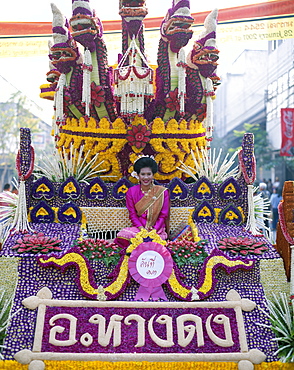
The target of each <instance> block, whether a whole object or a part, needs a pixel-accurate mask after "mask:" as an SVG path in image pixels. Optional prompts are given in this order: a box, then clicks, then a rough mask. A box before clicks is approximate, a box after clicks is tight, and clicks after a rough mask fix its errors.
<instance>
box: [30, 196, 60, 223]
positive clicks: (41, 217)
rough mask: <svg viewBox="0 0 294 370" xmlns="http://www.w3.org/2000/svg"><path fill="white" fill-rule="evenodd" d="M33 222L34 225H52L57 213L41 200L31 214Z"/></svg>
mask: <svg viewBox="0 0 294 370" xmlns="http://www.w3.org/2000/svg"><path fill="white" fill-rule="evenodd" d="M30 218H31V221H32V222H34V223H43V222H46V223H50V222H54V219H55V213H54V210H53V209H52V208H51V207H50V206H49V204H48V203H46V202H45V201H44V200H41V201H40V202H39V203H38V204H37V205H36V206H35V207H34V208H33V209H32V210H31V212H30Z"/></svg>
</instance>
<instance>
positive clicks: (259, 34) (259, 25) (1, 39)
mask: <svg viewBox="0 0 294 370" xmlns="http://www.w3.org/2000/svg"><path fill="white" fill-rule="evenodd" d="M208 14H209V11H206V12H200V13H192V16H193V18H194V20H195V23H194V25H193V26H192V29H193V30H194V35H193V38H192V40H191V41H190V43H189V44H190V45H189V47H190V46H191V47H192V44H193V42H194V41H195V40H197V37H198V36H199V34H200V33H201V32H202V31H203V22H204V20H205V18H206V16H207V15H208ZM162 19H163V17H156V18H146V19H145V20H144V25H145V32H144V39H145V40H144V41H145V45H146V50H149V52H150V54H152V55H150V56H149V55H147V59H150V62H152V63H154V62H155V61H156V51H157V50H156V49H157V48H155V47H154V45H158V42H159V39H160V33H159V29H160V25H161V22H162ZM103 28H104V36H103V38H104V41H105V42H106V44H107V49H108V55H111V58H109V59H110V60H111V59H112V60H117V47H118V45H121V20H112V21H103ZM51 32H52V24H51V23H50V22H0V58H8V57H29V56H38V55H46V54H48V40H49V39H50V38H51ZM293 37H294V8H293V0H279V1H270V2H261V3H256V4H250V5H244V6H239V7H233V8H225V9H219V13H218V26H217V45H218V48H219V49H221V45H222V44H223V43H227V42H230V43H232V42H246V41H262V40H264V41H267V40H268V41H269V40H284V39H288V38H293ZM150 50H151V51H150Z"/></svg>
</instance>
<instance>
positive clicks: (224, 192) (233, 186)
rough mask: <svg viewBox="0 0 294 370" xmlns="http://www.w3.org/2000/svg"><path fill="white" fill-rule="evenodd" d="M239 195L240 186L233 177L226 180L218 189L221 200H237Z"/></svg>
mask: <svg viewBox="0 0 294 370" xmlns="http://www.w3.org/2000/svg"><path fill="white" fill-rule="evenodd" d="M240 195H241V188H240V185H239V184H238V182H237V181H236V180H235V179H234V178H233V177H229V178H228V179H226V180H225V181H224V182H223V183H222V184H221V186H220V188H219V196H220V198H221V199H224V200H227V199H238V198H239V197H240Z"/></svg>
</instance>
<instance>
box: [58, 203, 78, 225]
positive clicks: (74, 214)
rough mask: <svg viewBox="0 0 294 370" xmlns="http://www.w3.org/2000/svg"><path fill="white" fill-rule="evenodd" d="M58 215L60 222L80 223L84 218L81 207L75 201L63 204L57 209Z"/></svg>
mask: <svg viewBox="0 0 294 370" xmlns="http://www.w3.org/2000/svg"><path fill="white" fill-rule="evenodd" d="M57 217H58V220H59V221H60V222H63V223H64V222H67V223H73V224H75V223H78V222H80V221H81V219H82V212H81V210H80V208H79V207H78V206H77V205H76V204H75V203H73V202H68V203H65V204H63V205H62V206H61V207H60V208H59V209H58V211H57Z"/></svg>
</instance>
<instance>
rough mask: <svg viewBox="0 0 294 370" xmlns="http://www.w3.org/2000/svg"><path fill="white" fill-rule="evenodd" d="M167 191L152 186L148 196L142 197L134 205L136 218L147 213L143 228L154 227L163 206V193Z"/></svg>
mask: <svg viewBox="0 0 294 370" xmlns="http://www.w3.org/2000/svg"><path fill="white" fill-rule="evenodd" d="M165 190H167V189H166V188H165V187H164V186H160V185H154V186H153V188H152V190H151V191H150V193H149V194H147V195H144V197H143V198H142V199H140V200H139V202H137V203H136V204H135V208H136V212H137V215H138V216H141V215H142V214H143V213H144V212H146V211H147V223H146V226H145V228H146V229H147V228H148V227H152V226H154V224H155V222H156V220H157V218H158V216H159V213H160V211H161V209H162V206H163V200H164V196H163V193H164V191H165Z"/></svg>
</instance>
